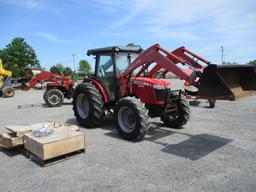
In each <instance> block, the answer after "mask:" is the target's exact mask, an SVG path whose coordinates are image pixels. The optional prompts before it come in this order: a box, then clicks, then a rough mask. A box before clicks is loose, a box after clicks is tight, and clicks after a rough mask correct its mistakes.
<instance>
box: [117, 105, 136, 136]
mask: <svg viewBox="0 0 256 192" xmlns="http://www.w3.org/2000/svg"><path fill="white" fill-rule="evenodd" d="M117 118H118V124H119V126H120V128H121V129H122V130H123V131H124V132H126V133H131V132H132V131H133V130H134V129H135V127H136V116H135V114H134V112H133V111H132V110H131V109H130V108H129V107H126V106H124V107H122V108H120V109H119V111H118V116H117Z"/></svg>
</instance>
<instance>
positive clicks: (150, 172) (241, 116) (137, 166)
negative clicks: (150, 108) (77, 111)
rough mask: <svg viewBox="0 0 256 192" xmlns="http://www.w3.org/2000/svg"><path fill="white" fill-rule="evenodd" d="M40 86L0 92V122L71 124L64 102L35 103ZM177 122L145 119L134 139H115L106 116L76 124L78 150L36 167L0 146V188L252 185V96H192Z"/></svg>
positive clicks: (255, 169)
mask: <svg viewBox="0 0 256 192" xmlns="http://www.w3.org/2000/svg"><path fill="white" fill-rule="evenodd" d="M42 95H43V91H36V90H33V91H30V92H21V91H17V93H16V95H15V97H14V98H8V99H4V98H0V115H1V116H0V117H1V121H0V127H1V128H0V130H2V131H3V127H4V126H5V125H10V124H12V125H14V124H16V125H23V124H24V125H25V124H31V123H39V122H44V121H60V122H67V123H71V124H75V123H76V120H75V119H74V115H73V111H72V105H71V102H70V101H66V103H65V105H63V106H62V107H61V108H47V107H46V106H44V105H42V103H43V99H42ZM192 104H193V105H196V104H199V105H198V106H191V109H192V116H191V120H190V121H189V123H188V124H187V125H186V126H185V127H184V129H179V130H175V129H170V128H166V127H164V126H163V124H162V123H161V121H160V120H159V119H158V118H156V119H152V120H151V121H152V129H151V130H150V131H149V133H148V134H147V136H146V138H145V140H144V141H142V142H136V143H133V142H128V141H125V140H123V139H120V137H119V136H118V134H117V133H116V131H115V129H114V127H113V121H112V119H111V118H107V119H105V120H103V121H104V122H103V125H102V126H100V127H99V128H96V129H84V128H82V129H81V131H83V132H84V133H85V134H86V145H87V146H86V153H85V154H80V155H78V156H76V157H75V158H72V159H70V160H67V161H64V162H61V163H58V164H55V165H52V166H49V167H44V168H42V167H40V166H38V165H37V164H35V163H34V162H33V161H30V160H29V159H27V158H26V157H25V156H24V155H22V154H20V152H19V151H16V150H13V151H6V150H2V149H0V162H1V166H0V173H1V177H0V191H26V192H27V191H33V192H37V191H40V192H41V191H62V192H65V191H100V192H101V191H126V192H129V191H131V192H134V191H195V192H198V191H214V192H215V191H218V192H220V191H255V189H256V182H255V181H256V166H255V165H256V151H255V149H256V130H255V128H256V118H255V114H256V97H250V98H247V99H244V100H240V101H237V102H228V101H220V102H217V103H216V108H215V109H209V108H207V106H208V103H206V102H205V101H202V102H200V103H195V102H193V103H192Z"/></svg>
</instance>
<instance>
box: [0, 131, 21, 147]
mask: <svg viewBox="0 0 256 192" xmlns="http://www.w3.org/2000/svg"><path fill="white" fill-rule="evenodd" d="M21 145H23V138H22V137H16V135H15V133H2V134H0V147H3V148H6V149H10V148H14V147H18V146H21Z"/></svg>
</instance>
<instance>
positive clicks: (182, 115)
mask: <svg viewBox="0 0 256 192" xmlns="http://www.w3.org/2000/svg"><path fill="white" fill-rule="evenodd" d="M189 119H190V106H189V103H188V102H187V100H186V98H185V96H184V95H181V97H180V99H179V100H178V101H177V111H175V112H171V113H167V114H164V115H163V116H162V117H161V120H162V121H163V122H164V124H165V125H166V126H167V127H171V128H176V129H179V128H181V127H182V126H183V125H185V124H186V123H187V122H188V120H189Z"/></svg>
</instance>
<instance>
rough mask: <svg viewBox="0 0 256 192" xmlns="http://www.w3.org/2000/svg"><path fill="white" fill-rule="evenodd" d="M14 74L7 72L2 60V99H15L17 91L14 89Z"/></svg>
mask: <svg viewBox="0 0 256 192" xmlns="http://www.w3.org/2000/svg"><path fill="white" fill-rule="evenodd" d="M12 81H13V80H12V72H11V71H8V70H5V69H4V67H3V63H2V60H1V59H0V97H5V98H6V97H13V96H14V94H15V90H14V88H13V87H12Z"/></svg>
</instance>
